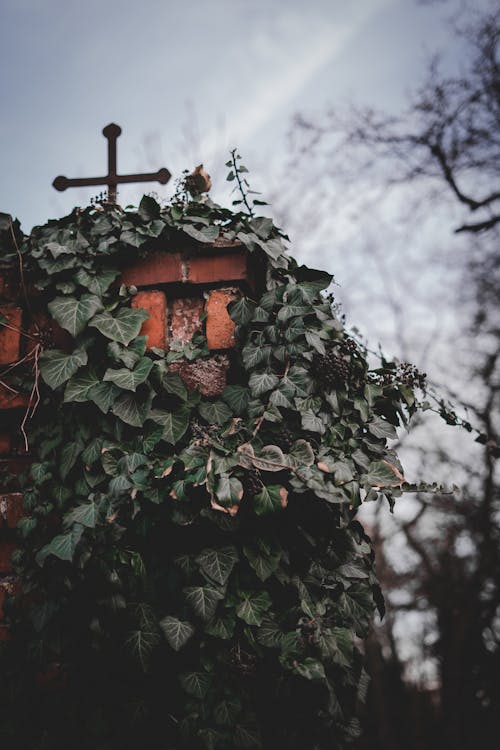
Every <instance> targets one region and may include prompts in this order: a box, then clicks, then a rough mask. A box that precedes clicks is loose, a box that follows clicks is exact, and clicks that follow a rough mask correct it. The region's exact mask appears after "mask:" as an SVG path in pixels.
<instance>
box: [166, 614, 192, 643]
mask: <svg viewBox="0 0 500 750" xmlns="http://www.w3.org/2000/svg"><path fill="white" fill-rule="evenodd" d="M160 628H161V629H162V631H163V633H164V635H165V638H166V639H167V642H168V644H169V645H170V646H172V648H173V649H174V651H180V650H181V648H182V647H183V646H185V645H186V643H187V642H188V641H189V639H190V638H191V637H192V636H193V635H194V632H195V630H194V626H193V625H191V623H190V622H185V621H183V620H179V619H178V618H177V617H171V616H170V615H167V617H164V618H163V620H161V621H160Z"/></svg>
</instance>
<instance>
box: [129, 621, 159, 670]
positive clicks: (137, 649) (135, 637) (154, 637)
mask: <svg viewBox="0 0 500 750" xmlns="http://www.w3.org/2000/svg"><path fill="white" fill-rule="evenodd" d="M159 640H160V636H159V634H158V631H157V630H155V629H154V628H151V627H143V628H137V629H136V630H132V631H130V633H129V635H128V637H127V639H126V640H125V644H126V646H128V648H129V649H130V651H131V652H132V654H133V656H134V657H135V658H136V659H137V661H138V662H139V664H140V665H141V667H142V670H143V672H146V671H147V669H148V667H149V663H150V659H151V654H152V652H153V650H154V648H155V646H157V645H158V641H159Z"/></svg>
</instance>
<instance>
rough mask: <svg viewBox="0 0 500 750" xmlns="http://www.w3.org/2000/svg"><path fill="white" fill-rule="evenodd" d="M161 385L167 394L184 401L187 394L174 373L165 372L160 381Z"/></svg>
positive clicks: (182, 382)
mask: <svg viewBox="0 0 500 750" xmlns="http://www.w3.org/2000/svg"><path fill="white" fill-rule="evenodd" d="M162 385H163V387H164V388H165V390H166V391H167V393H172V394H173V395H174V396H178V397H179V398H180V399H181V401H186V400H187V397H188V392H187V389H186V386H185V385H184V381H183V380H182V378H181V377H180V376H179V375H177V373H175V372H167V373H166V374H165V375H164V377H163V380H162Z"/></svg>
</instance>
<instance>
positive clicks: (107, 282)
mask: <svg viewBox="0 0 500 750" xmlns="http://www.w3.org/2000/svg"><path fill="white" fill-rule="evenodd" d="M119 273H120V272H119V271H115V270H113V269H112V268H107V269H106V268H103V269H100V271H99V273H97V274H95V275H93V274H90V273H89V272H88V271H86V270H85V269H84V268H80V270H79V271H77V272H76V274H75V275H74V276H73V279H74V280H75V281H76V282H77V283H78V284H80V285H81V286H84V287H85V288H86V289H88V290H89V292H91V293H92V294H95V295H97V296H98V297H102V295H103V294H104V293H105V292H106V291H107V289H109V287H110V286H111V284H112V283H113V281H114V280H115V279H116V277H117V276H118V275H119ZM101 309H102V308H101Z"/></svg>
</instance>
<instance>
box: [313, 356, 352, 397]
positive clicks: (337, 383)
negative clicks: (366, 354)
mask: <svg viewBox="0 0 500 750" xmlns="http://www.w3.org/2000/svg"><path fill="white" fill-rule="evenodd" d="M350 371H351V368H350V366H349V362H347V360H346V359H344V357H342V356H339V355H338V354H335V352H334V351H333V350H332V349H330V350H329V351H327V353H326V354H325V355H324V356H323V357H321V356H319V355H317V354H315V355H314V359H313V372H314V375H315V376H316V378H317V380H318V381H319V382H320V384H321V385H322V386H323V388H324V389H325V390H326V391H331V390H332V389H333V388H338V387H341V386H342V385H344V384H345V383H346V382H347V381H348V380H349V375H350Z"/></svg>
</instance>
